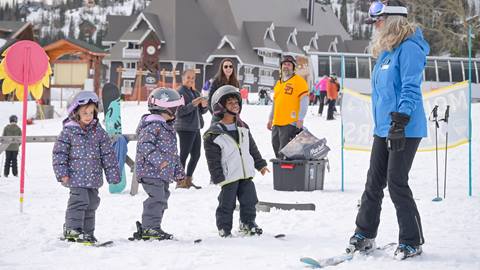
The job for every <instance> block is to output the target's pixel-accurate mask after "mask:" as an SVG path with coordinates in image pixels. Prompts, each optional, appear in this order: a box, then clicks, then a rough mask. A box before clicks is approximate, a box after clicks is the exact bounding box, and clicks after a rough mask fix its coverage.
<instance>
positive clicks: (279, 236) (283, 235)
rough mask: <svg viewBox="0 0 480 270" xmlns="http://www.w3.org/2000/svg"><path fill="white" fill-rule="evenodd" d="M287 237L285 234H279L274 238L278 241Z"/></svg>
mask: <svg viewBox="0 0 480 270" xmlns="http://www.w3.org/2000/svg"><path fill="white" fill-rule="evenodd" d="M285 236H286V235H285V234H283V233H279V234H276V235H275V236H273V237H275V238H277V239H278V238H285Z"/></svg>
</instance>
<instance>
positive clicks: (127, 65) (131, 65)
mask: <svg viewBox="0 0 480 270" xmlns="http://www.w3.org/2000/svg"><path fill="white" fill-rule="evenodd" d="M125 68H131V69H136V68H137V63H136V62H125Z"/></svg>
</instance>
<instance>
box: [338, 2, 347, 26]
mask: <svg viewBox="0 0 480 270" xmlns="http://www.w3.org/2000/svg"><path fill="white" fill-rule="evenodd" d="M340 23H341V24H342V25H343V28H345V30H347V31H348V29H349V27H348V19H347V0H342V6H341V7H340Z"/></svg>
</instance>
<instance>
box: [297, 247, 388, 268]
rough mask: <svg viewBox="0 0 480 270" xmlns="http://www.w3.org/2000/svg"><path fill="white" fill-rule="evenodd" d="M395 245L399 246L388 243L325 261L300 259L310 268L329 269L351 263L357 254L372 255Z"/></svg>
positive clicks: (307, 258) (308, 258)
mask: <svg viewBox="0 0 480 270" xmlns="http://www.w3.org/2000/svg"><path fill="white" fill-rule="evenodd" d="M395 245H397V243H388V244H386V245H383V246H380V247H377V248H375V249H371V250H369V251H365V252H351V253H343V254H341V255H337V256H333V257H329V258H324V259H314V258H312V257H302V258H300V261H301V262H302V263H304V264H307V265H308V266H310V267H312V268H324V267H327V266H334V265H339V264H341V263H343V262H346V261H350V260H352V259H353V258H354V257H355V255H356V254H362V255H370V254H372V253H373V252H375V251H378V250H386V249H389V248H391V247H393V246H395Z"/></svg>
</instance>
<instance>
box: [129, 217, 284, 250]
mask: <svg viewBox="0 0 480 270" xmlns="http://www.w3.org/2000/svg"><path fill="white" fill-rule="evenodd" d="M135 225H136V227H137V231H136V232H134V233H133V236H132V237H129V238H128V240H130V241H136V240H150V239H143V238H142V223H140V221H137V222H136V223H135ZM252 236H253V235H252ZM273 237H274V238H276V239H283V238H285V234H283V233H281V234H276V235H274V236H273ZM156 240H159V241H163V240H173V241H180V240H179V239H177V238H175V237H173V236H172V237H171V238H164V239H156ZM202 241H203V240H202V239H201V238H197V239H195V240H193V243H194V244H198V243H201V242H202Z"/></svg>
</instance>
